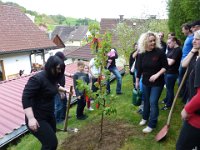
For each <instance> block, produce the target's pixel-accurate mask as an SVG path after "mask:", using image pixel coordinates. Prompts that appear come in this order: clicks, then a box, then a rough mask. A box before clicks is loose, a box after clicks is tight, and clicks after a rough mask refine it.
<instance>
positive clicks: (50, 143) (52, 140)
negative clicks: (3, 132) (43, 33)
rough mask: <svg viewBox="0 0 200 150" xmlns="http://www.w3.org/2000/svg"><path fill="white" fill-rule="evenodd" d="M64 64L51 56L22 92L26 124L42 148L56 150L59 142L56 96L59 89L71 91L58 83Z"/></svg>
mask: <svg viewBox="0 0 200 150" xmlns="http://www.w3.org/2000/svg"><path fill="white" fill-rule="evenodd" d="M63 65H64V64H63V61H62V60H61V59H60V58H59V57H57V56H50V57H49V59H48V60H47V63H46V64H45V68H44V70H42V71H40V72H39V73H37V74H35V75H33V76H32V77H30V78H29V80H28V82H27V84H26V85H25V88H24V90H23V94H22V106H23V108H24V112H25V122H26V125H27V127H28V129H29V131H30V132H31V133H32V134H33V135H34V136H35V137H36V138H37V139H38V140H39V141H40V142H41V144H42V148H41V149H42V150H43V149H49V150H56V148H57V144H58V141H57V137H56V120H55V115H54V97H55V95H56V94H57V93H58V91H60V92H69V91H67V89H65V88H63V87H61V86H60V85H59V84H58V80H59V78H60V76H62V73H61V68H62V66H63Z"/></svg>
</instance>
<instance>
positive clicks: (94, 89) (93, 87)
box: [92, 78, 98, 92]
mask: <svg viewBox="0 0 200 150" xmlns="http://www.w3.org/2000/svg"><path fill="white" fill-rule="evenodd" d="M95 82H98V78H92V91H93V92H96V91H97V90H98V88H97V87H96V86H95Z"/></svg>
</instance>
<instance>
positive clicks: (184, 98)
mask: <svg viewBox="0 0 200 150" xmlns="http://www.w3.org/2000/svg"><path fill="white" fill-rule="evenodd" d="M185 72H186V68H183V67H181V66H180V67H179V76H178V85H179V86H180V84H181V81H182V79H183V76H184V74H185ZM186 83H187V78H186V81H185V82H184V84H183V86H182V88H181V90H180V94H179V95H180V97H182V102H183V103H186V102H187V99H188V97H189V96H188V89H187V88H188V85H187V84H186Z"/></svg>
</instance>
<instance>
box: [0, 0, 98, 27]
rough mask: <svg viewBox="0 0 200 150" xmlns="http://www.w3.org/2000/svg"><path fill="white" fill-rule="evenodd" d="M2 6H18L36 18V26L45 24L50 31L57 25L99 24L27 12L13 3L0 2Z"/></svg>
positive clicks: (87, 19)
mask: <svg viewBox="0 0 200 150" xmlns="http://www.w3.org/2000/svg"><path fill="white" fill-rule="evenodd" d="M0 4H6V5H12V6H17V7H18V8H19V9H20V10H21V11H22V12H24V13H26V14H30V15H32V16H35V24H36V25H39V24H45V25H46V26H47V27H48V30H53V29H54V27H55V26H56V25H68V26H79V25H89V24H90V23H94V22H97V21H96V20H92V19H89V18H78V19H77V18H71V17H65V16H63V15H60V14H59V15H46V14H39V13H38V12H36V11H32V10H27V9H26V8H24V7H22V6H20V5H18V4H16V3H12V2H6V3H4V2H2V1H1V0H0Z"/></svg>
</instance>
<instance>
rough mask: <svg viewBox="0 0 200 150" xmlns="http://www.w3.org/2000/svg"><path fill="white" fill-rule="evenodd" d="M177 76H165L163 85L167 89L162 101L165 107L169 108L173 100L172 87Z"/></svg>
mask: <svg viewBox="0 0 200 150" xmlns="http://www.w3.org/2000/svg"><path fill="white" fill-rule="evenodd" d="M177 77H178V75H177V74H165V84H166V87H167V92H166V97H165V99H164V102H165V104H166V105H167V107H171V105H172V103H173V99H174V85H175V83H176V79H177Z"/></svg>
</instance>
